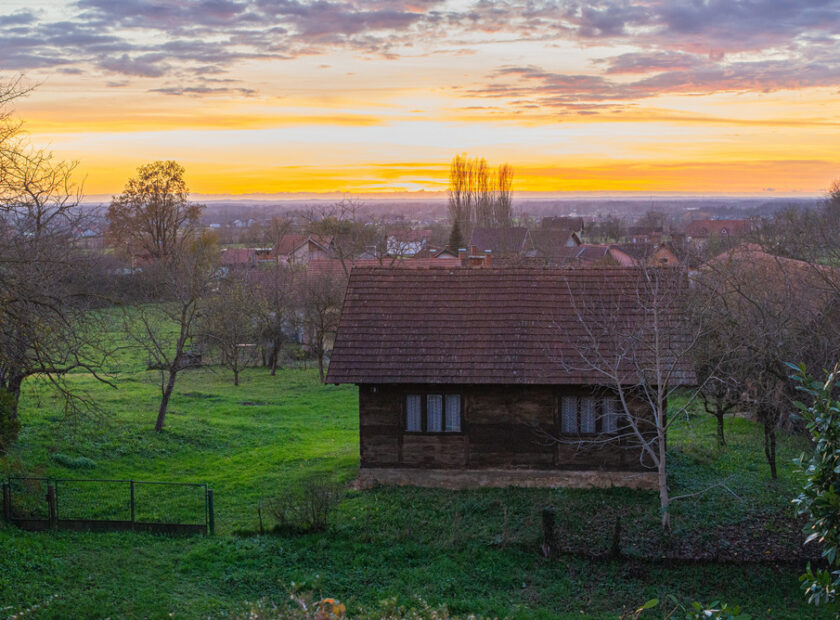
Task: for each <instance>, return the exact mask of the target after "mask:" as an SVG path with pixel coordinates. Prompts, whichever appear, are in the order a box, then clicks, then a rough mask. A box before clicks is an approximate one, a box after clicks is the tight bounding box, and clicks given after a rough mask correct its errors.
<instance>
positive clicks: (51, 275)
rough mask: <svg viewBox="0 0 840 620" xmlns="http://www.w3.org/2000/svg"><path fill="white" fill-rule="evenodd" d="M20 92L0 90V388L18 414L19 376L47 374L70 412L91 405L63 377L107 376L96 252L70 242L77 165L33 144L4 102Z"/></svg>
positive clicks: (14, 86)
mask: <svg viewBox="0 0 840 620" xmlns="http://www.w3.org/2000/svg"><path fill="white" fill-rule="evenodd" d="M21 92H22V91H21V88H20V85H19V82H13V83H11V84H9V85H6V86H4V87H0V389H2V390H4V391H5V392H7V393H8V394H9V396H10V407H11V415H12V416H13V417H15V418H16V417H17V402H18V399H19V396H20V391H21V386H22V384H23V381H24V380H25V379H26V378H27V377H29V376H32V375H39V376H42V377H45V378H46V379H47V380H48V381H50V382H51V384H52V385H53V386H54V387H55V388H56V389H58V391H59V392H60V393H61V394H62V395H63V397H64V402H65V412H66V413H67V414H73V413H78V412H80V411H82V410H87V411H89V410H92V409H95V406H94V404H93V403H92V401H90V400H89V399H87V398H85V397H84V396H83V395H82V394H80V393H78V392H76V391H75V390H74V389H72V388H71V387H70V386H69V384H68V383H67V382H66V381H65V380H64V377H65V375H66V374H67V373H68V372H69V371H71V370H74V369H79V368H84V369H87V370H88V371H89V372H91V373H92V374H93V376H94V377H96V378H99V379H102V380H106V379H105V378H104V377H103V376H102V375H100V374H99V368H100V367H101V363H102V361H103V357H104V356H105V355H106V354H107V351H106V348H105V346H104V344H103V342H102V338H101V334H102V330H101V329H96V328H95V324H96V321H97V319H98V315H97V313H95V312H91V311H90V310H91V308H92V307H94V306H95V305H96V301H95V300H96V296H97V295H96V287H95V284H96V283H95V282H94V281H93V278H92V273H93V268H94V266H95V265H94V263H95V257H93V256H90V255H88V254H86V253H83V252H81V251H79V250H78V249H77V248H76V247H75V244H74V239H73V232H74V230H75V229H77V228H78V227H80V226H82V225H83V224H84V222H85V217H84V214H83V213H82V211H81V210H80V209H79V204H78V203H79V199H80V197H81V185H80V184H78V183H77V182H76V181H75V180H74V179H73V173H74V170H75V167H76V164H75V163H73V162H70V163H68V162H62V161H57V160H56V159H55V158H54V157H53V155H52V154H51V153H50V152H49V151H45V150H43V149H38V148H34V147H32V146H31V145H30V144H29V143H28V142H27V139H26V136H25V135H24V134H23V133H22V132H21V131H20V126H19V124H17V123H15V122H14V121H13V120H12V119H11V116H10V115H9V112H8V110H6V109H4V108H3V107H2V106H3V104H4V103H7V102H8V101H10V100H11V99H13V98H14V97H15V96H19V95H20V94H21Z"/></svg>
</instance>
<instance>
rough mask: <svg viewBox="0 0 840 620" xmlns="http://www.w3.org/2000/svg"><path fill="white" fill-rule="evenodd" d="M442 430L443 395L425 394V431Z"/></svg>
mask: <svg viewBox="0 0 840 620" xmlns="http://www.w3.org/2000/svg"><path fill="white" fill-rule="evenodd" d="M442 430H443V395H442V394H428V395H427V396H426V431H428V432H429V433H440V432H441V431H442Z"/></svg>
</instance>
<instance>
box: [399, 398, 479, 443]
mask: <svg viewBox="0 0 840 620" xmlns="http://www.w3.org/2000/svg"><path fill="white" fill-rule="evenodd" d="M410 396H419V397H420V430H419V431H410V430H408V399H409V397H410ZM430 396H440V399H441V418H440V429H441V430H439V431H430V430H428V428H429V417H428V405H429V397H430ZM453 396H457V397H458V418H459V422H460V424H459V426H458V430H446V429H447V421H448V420H449V412H448V410H447V406H446V405H447V400H448V399H449V398H451V397H453ZM401 426H402V431H403V433H404V434H406V435H463V434H464V432H465V431H464V395H463V392H461V391H458V392H454V391H450V390H414V391H410V392H408V391H407V392H404V393H403V395H402V421H401Z"/></svg>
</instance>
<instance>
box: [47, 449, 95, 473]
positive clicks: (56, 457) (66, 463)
mask: <svg viewBox="0 0 840 620" xmlns="http://www.w3.org/2000/svg"><path fill="white" fill-rule="evenodd" d="M50 458H52V460H53V462H55V463H58V464H59V465H61V466H62V467H67V468H68V469H93V468H94V467H96V461H94V460H92V459H89V458H87V457H86V456H68V455H66V454H62V453H61V452H56V453H55V454H53V455H52V456H51V457H50Z"/></svg>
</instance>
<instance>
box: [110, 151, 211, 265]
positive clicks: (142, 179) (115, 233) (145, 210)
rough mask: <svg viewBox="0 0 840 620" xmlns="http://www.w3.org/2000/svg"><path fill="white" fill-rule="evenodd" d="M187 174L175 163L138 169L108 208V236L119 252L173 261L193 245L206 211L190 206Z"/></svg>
mask: <svg viewBox="0 0 840 620" xmlns="http://www.w3.org/2000/svg"><path fill="white" fill-rule="evenodd" d="M184 172H185V171H184V168H183V167H182V166H181V165H179V164H178V163H177V162H174V161H156V162H152V163H150V164H145V165H143V166H140V167H139V168H138V169H137V176H135V177H132V178H130V179H129V180H128V183H126V186H125V189H124V190H123V192H122V194H120V195H119V196H115V197H114V199H113V200H112V201H111V206H110V207H108V234H109V236H110V238H111V239H112V240H113V242H114V243H115V245H117V246H118V248H120V249H122V250H123V251H125V252H128V253H130V254H133V253H143V254H145V256H146V257H148V258H150V259H152V260H169V258H170V257H177V256H178V254H179V253H180V252H181V250H182V249H183V247H184V246H185V245H186V246H188V245H189V244H190V243H192V242H193V240H194V239H195V237H196V235H197V234H198V230H199V229H198V219H199V217H200V215H201V212H202V210H203V209H204V207H203V206H202V205H198V204H194V203H190V202H189V190H188V189H187V184H186V181H185V180H184ZM176 260H177V258H176Z"/></svg>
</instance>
